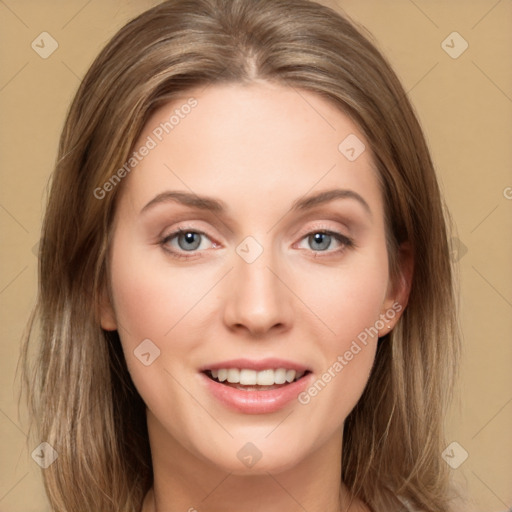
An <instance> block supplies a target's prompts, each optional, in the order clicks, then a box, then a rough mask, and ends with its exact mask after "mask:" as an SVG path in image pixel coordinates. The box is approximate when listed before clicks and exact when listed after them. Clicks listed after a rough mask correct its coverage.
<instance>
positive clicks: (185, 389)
mask: <svg viewBox="0 0 512 512" xmlns="http://www.w3.org/2000/svg"><path fill="white" fill-rule="evenodd" d="M192 97H193V98H194V99H191V98H192ZM166 123H167V124H166ZM364 145H365V146H366V149H365V147H364ZM143 147H145V148H146V149H142V148H143ZM135 149H136V150H137V155H136V156H135V157H134V158H135V159H136V160H133V161H132V162H131V163H130V164H129V166H127V167H126V168H127V169H128V168H129V169H130V172H129V173H127V175H126V177H124V178H123V183H122V184H121V185H116V186H122V187H123V189H122V193H121V195H120V198H119V199H120V200H119V203H118V207H117V210H116V217H115V225H114V236H113V241H112V246H111V253H110V258H111V259H110V268H111V287H112V296H113V304H112V308H110V307H109V306H104V307H103V310H102V326H103V328H105V329H118V331H119V335H120V338H121V342H122V346H123V350H124V354H125V357H126V361H127V365H128V369H129V371H130V374H131V376H132V379H133V382H134V383H135V386H136V387H137V389H138V391H139V393H140V395H141V396H142V398H143V399H144V401H145V403H146V404H147V408H148V426H149V432H150V439H151V442H152V446H153V451H155V450H154V447H155V446H158V447H160V448H161V450H162V452H165V453H166V454H167V456H168V455H169V453H171V454H172V456H173V457H175V460H177V459H176V457H177V458H178V459H179V460H181V461H184V460H192V461H196V462H201V463H211V464H213V465H214V466H217V467H221V468H223V469H224V470H226V471H230V472H235V473H244V472H246V473H254V472H263V471H276V470H280V469H281V470H284V469H286V468H290V467H293V466H295V465H297V464H298V463H299V462H301V461H304V460H306V459H307V458H308V457H311V456H313V455H314V454H315V453H317V452H318V451H319V450H322V449H324V450H325V449H327V448H328V450H329V452H330V453H337V452H338V453H339V448H340V446H341V435H342V427H343V423H344V421H345V418H346V417H347V415H348V414H349V412H350V411H351V410H352V408H353V407H354V406H355V404H356V403H357V401H358V399H359V397H360V396H361V393H362V392H363V389H364V387H365V385H366V383H367V380H368V377H369V373H370V370H371V368H372V364H373V361H374V356H375V350H376V343H377V339H378V336H379V335H380V336H382V335H383V334H385V333H387V332H389V330H390V328H392V327H393V326H394V324H395V323H396V320H397V319H398V317H399V315H400V310H401V309H402V301H401V296H400V295H399V293H400V290H398V291H397V290H394V291H393V287H392V283H391V282H390V278H389V274H388V257H387V252H386V243H385V230H384V210H383V200H382V196H381V192H380V189H379V185H378V179H377V174H376V171H375V170H374V168H373V166H372V158H371V155H370V151H369V148H368V144H367V143H366V141H365V140H364V137H363V136H362V134H361V133H360V131H359V130H358V129H357V127H356V125H355V124H354V123H353V122H351V120H350V119H349V118H348V117H347V116H345V115H343V114H342V113H341V112H340V111H339V110H337V109H336V108H335V107H333V106H332V105H331V104H330V103H328V102H326V101H325V100H323V99H322V98H320V97H318V96H316V95H315V94H313V93H310V92H307V91H303V90H300V91H299V90H295V89H293V88H288V87H283V86H277V85H270V84H268V83H258V84H252V85H249V86H242V85H238V84H230V85H211V86H209V87H207V88H206V89H205V90H203V91H201V90H194V91H192V92H190V94H187V95H184V97H183V98H182V99H180V100H178V101H176V102H173V103H172V104H168V105H166V106H164V107H162V108H161V109H160V110H158V111H157V112H156V113H155V114H154V115H153V116H152V118H151V119H150V120H149V122H148V123H147V125H146V128H145V130H144V132H143V133H142V135H141V136H140V139H139V140H138V142H137V143H136V145H135ZM130 166H131V167H130ZM121 174H122V173H121ZM107 188H109V187H107ZM107 193H109V192H107ZM99 200H101V199H99ZM179 229H180V230H182V231H183V233H182V234H179V233H178V234H176V232H177V230H179ZM322 233H324V234H322ZM397 301H398V302H397ZM388 326H389V327H388ZM226 370H227V371H226ZM214 377H216V379H215V380H214ZM223 379H227V380H224V382H220V381H219V380H223ZM293 379H295V381H293ZM288 380H292V382H291V383H289V382H288ZM228 381H231V382H228ZM283 381H285V382H284V383H283ZM258 383H259V384H258ZM333 448H334V451H332V449H333ZM171 458H172V457H171ZM179 460H177V462H175V463H179ZM252 466H254V468H253V467H252Z"/></svg>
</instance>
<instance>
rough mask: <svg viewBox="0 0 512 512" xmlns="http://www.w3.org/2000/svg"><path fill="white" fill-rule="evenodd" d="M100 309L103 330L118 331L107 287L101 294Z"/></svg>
mask: <svg viewBox="0 0 512 512" xmlns="http://www.w3.org/2000/svg"><path fill="white" fill-rule="evenodd" d="M98 307H99V317H100V324H101V328H102V329H104V330H105V331H115V330H117V321H116V315H115V312H114V308H113V307H112V302H111V300H110V297H109V294H108V292H107V290H106V287H104V289H103V291H102V292H101V297H100V301H99V305H98Z"/></svg>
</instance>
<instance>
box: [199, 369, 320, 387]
mask: <svg viewBox="0 0 512 512" xmlns="http://www.w3.org/2000/svg"><path fill="white" fill-rule="evenodd" d="M203 373H204V374H205V375H206V376H207V377H208V378H209V379H211V380H213V381H214V382H217V383H219V384H223V385H224V386H228V387H231V388H235V389H239V390H241V391H270V390H272V389H280V388H283V387H286V386H288V385H290V384H292V383H294V382H298V381H299V380H301V379H304V378H305V377H306V376H307V375H309V374H310V373H311V372H310V371H309V370H304V371H299V370H294V369H291V368H277V369H273V368H268V369H264V370H253V369H249V368H217V369H211V370H210V369H208V370H204V371H203Z"/></svg>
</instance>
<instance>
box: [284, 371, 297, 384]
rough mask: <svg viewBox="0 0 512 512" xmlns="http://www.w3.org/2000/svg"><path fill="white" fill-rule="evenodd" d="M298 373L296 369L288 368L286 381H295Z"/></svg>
mask: <svg viewBox="0 0 512 512" xmlns="http://www.w3.org/2000/svg"><path fill="white" fill-rule="evenodd" d="M296 373H297V372H296V371H295V370H286V382H293V379H295V374H296Z"/></svg>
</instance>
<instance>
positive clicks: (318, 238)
mask: <svg viewBox="0 0 512 512" xmlns="http://www.w3.org/2000/svg"><path fill="white" fill-rule="evenodd" d="M324 237H325V239H324ZM312 238H313V241H314V242H315V243H318V244H320V245H321V246H322V247H320V250H322V251H323V250H325V249H327V248H328V247H329V244H330V241H331V235H329V234H327V233H315V234H314V235H313V236H312ZM325 241H327V243H326V242H325ZM322 242H323V243H322Z"/></svg>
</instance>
